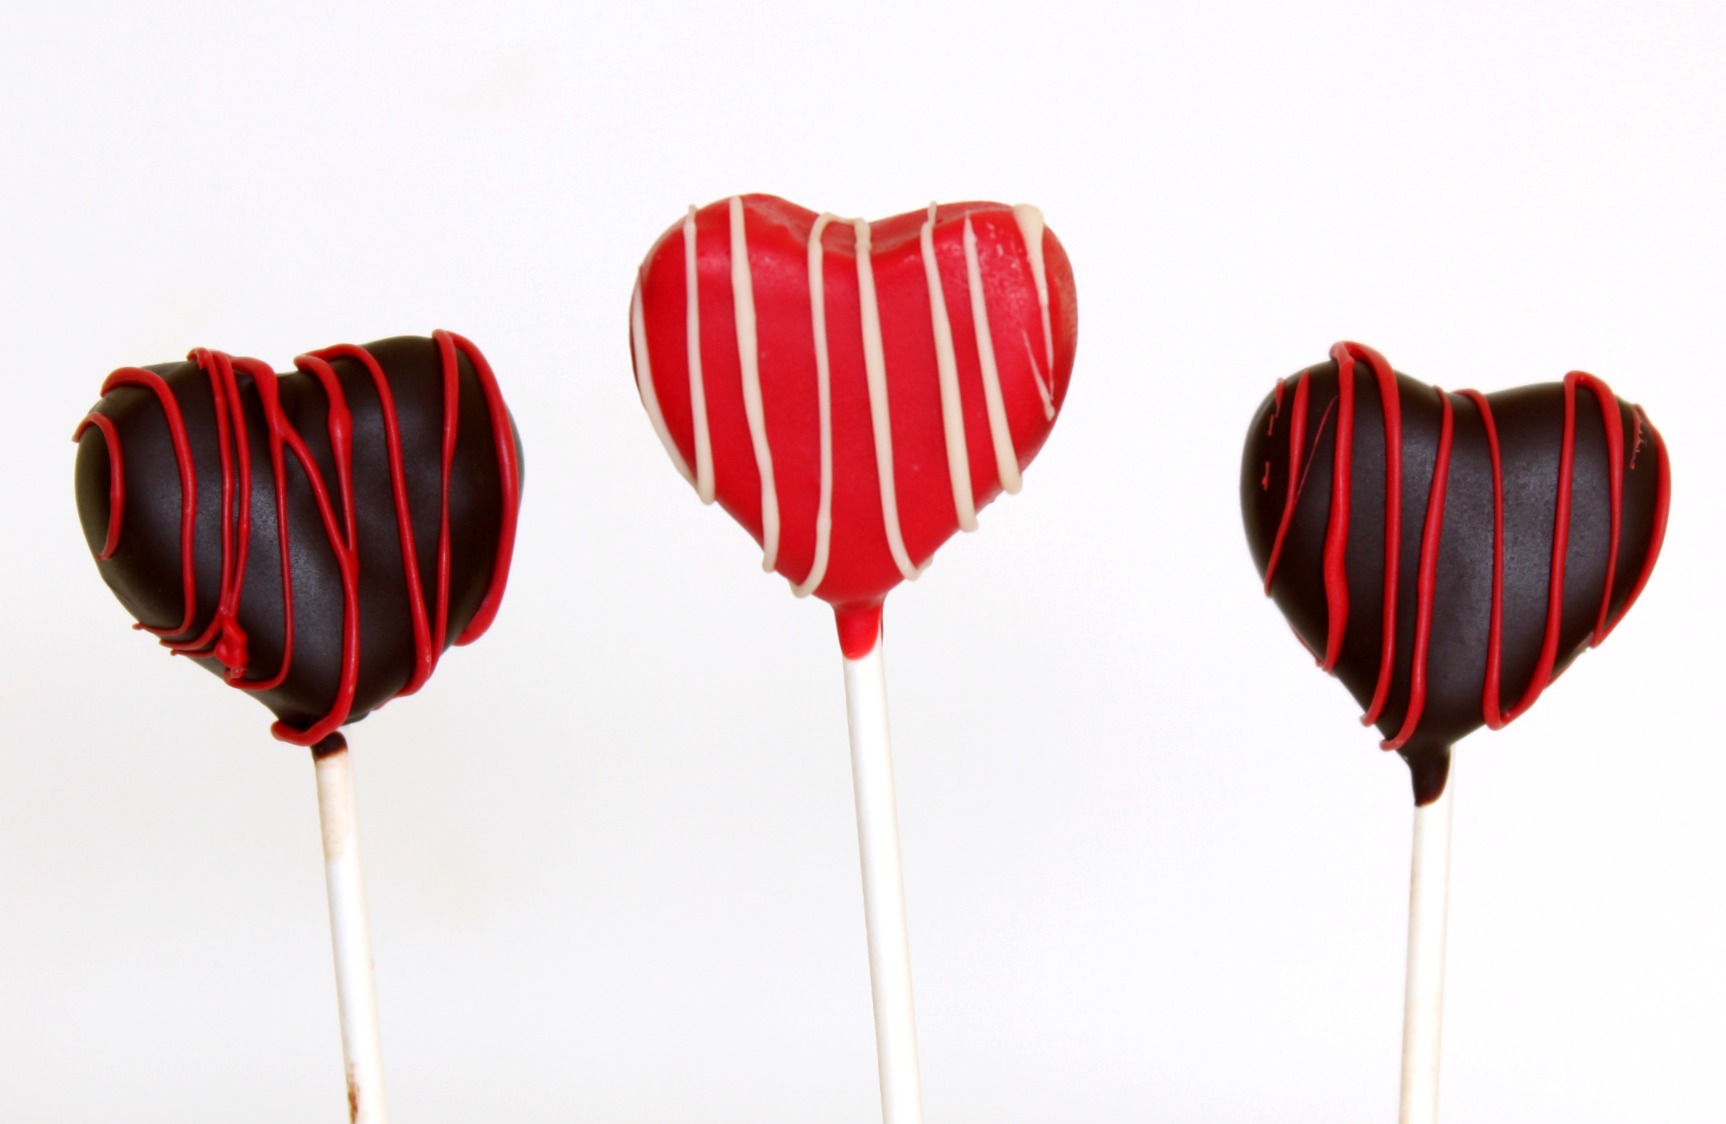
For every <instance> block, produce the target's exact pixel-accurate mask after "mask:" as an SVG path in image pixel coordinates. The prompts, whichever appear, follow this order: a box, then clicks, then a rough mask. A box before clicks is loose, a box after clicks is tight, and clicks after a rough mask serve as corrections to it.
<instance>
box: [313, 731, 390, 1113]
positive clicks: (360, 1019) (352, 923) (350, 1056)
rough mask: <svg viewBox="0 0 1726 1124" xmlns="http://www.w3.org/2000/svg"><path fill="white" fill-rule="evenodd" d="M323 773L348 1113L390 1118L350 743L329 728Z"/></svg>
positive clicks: (319, 768)
mask: <svg viewBox="0 0 1726 1124" xmlns="http://www.w3.org/2000/svg"><path fill="white" fill-rule="evenodd" d="M312 763H313V765H314V766H315V768H316V772H317V777H318V820H319V822H320V824H321V825H322V827H323V834H324V881H325V883H326V885H327V886H328V888H329V895H330V938H331V940H332V942H333V943H334V945H335V953H336V1005H337V1007H338V1008H339V1009H340V1012H341V1021H342V1057H343V1059H344V1060H345V1061H346V1063H347V1076H348V1116H349V1119H350V1120H351V1121H353V1124H385V1122H386V1121H387V1120H388V1119H389V1110H388V1109H387V1108H386V1107H385V1106H384V1071H383V1047H382V1044H381V1041H380V1039H379V1035H378V993H377V985H376V983H375V982H374V979H373V974H372V936H371V927H370V925H369V924H367V922H366V894H365V882H364V880H363V879H362V877H361V875H360V847H359V837H358V835H357V834H356V831H355V819H354V773H353V764H352V762H351V761H350V759H349V756H348V743H347V741H346V740H345V739H344V738H343V737H342V736H341V735H340V734H331V735H330V736H329V737H327V738H325V739H324V740H323V741H321V742H319V743H318V744H317V745H316V746H315V747H314V748H313V749H312Z"/></svg>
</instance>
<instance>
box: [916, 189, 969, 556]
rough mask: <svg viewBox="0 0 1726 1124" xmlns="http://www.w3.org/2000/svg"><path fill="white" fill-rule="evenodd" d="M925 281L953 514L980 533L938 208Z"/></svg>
mask: <svg viewBox="0 0 1726 1124" xmlns="http://www.w3.org/2000/svg"><path fill="white" fill-rule="evenodd" d="M918 243H919V253H920V254H921V256H922V258H923V277H924V278H925V279H926V280H927V281H928V282H929V322H930V324H931V325H932V326H933V328H934V330H935V372H936V376H937V377H938V378H939V379H940V383H941V429H942V432H943V434H944V435H945V437H946V440H947V479H948V480H950V481H951V482H952V484H953V510H954V511H956V512H958V514H959V529H960V530H962V531H975V530H976V529H977V506H976V502H975V501H974V500H973V499H972V497H971V454H970V449H969V448H968V447H967V446H966V444H965V407H964V403H963V402H962V401H961V400H960V398H959V359H958V356H957V355H956V354H955V353H954V351H953V325H952V323H951V322H950V321H949V320H948V318H947V295H946V293H945V292H943V291H942V288H941V270H940V267H939V266H937V265H936V264H935V204H933V203H931V204H929V217H928V218H926V219H924V220H923V230H922V232H921V234H920V236H919V238H918Z"/></svg>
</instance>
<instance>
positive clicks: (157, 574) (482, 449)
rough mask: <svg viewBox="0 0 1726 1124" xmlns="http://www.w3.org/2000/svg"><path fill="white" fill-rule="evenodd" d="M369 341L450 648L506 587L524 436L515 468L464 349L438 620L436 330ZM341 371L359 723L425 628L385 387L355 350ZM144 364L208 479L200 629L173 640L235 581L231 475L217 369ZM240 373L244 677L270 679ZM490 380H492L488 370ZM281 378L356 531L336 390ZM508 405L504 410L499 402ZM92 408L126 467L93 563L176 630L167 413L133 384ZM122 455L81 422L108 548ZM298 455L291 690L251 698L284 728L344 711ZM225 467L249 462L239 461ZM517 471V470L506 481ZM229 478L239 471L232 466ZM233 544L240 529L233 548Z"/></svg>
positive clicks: (327, 553)
mask: <svg viewBox="0 0 1726 1124" xmlns="http://www.w3.org/2000/svg"><path fill="white" fill-rule="evenodd" d="M464 342H465V341H464ZM469 346H471V345H469ZM365 350H367V351H369V352H370V353H371V355H372V356H373V358H374V359H375V360H376V361H377V363H378V364H379V365H380V367H381V368H382V370H383V372H384V375H385V377H386V380H387V383H388V386H389V390H390V393H391V396H392V397H393V399H394V404H395V420H396V428H397V430H398V432H399V437H400V448H401V455H402V462H403V466H404V469H405V472H404V481H405V492H406V500H407V509H408V512H409V517H410V520H411V528H412V531H411V537H412V542H413V548H414V549H413V553H414V554H416V555H417V558H418V570H419V573H420V578H421V585H422V589H421V599H422V601H423V602H424V606H425V613H426V615H427V617H428V618H429V619H430V620H431V621H432V622H434V626H435V622H436V621H437V620H438V618H439V617H440V616H442V617H443V618H444V619H445V620H446V621H447V629H446V631H445V634H444V638H443V639H444V643H443V647H447V646H448V645H449V644H451V643H454V642H455V641H456V640H457V638H458V637H460V636H461V634H462V632H463V630H464V629H465V628H467V626H468V624H469V622H470V621H472V620H473V619H474V617H475V614H476V612H477V611H479V610H480V609H481V606H482V602H485V601H487V600H488V593H489V592H490V591H492V590H493V589H494V587H495V589H496V593H497V595H501V592H502V586H501V583H502V581H503V577H504V574H505V573H506V572H507V567H508V548H509V540H511V539H513V526H514V512H513V506H512V505H513V503H514V495H515V483H514V482H515V480H517V479H518V478H519V477H518V474H519V463H520V461H519V458H520V449H519V439H518V438H516V436H515V433H514V429H513V422H511V423H510V425H509V429H508V433H509V440H510V441H511V442H513V443H514V446H515V447H514V448H513V449H511V450H510V452H511V454H512V455H513V456H514V457H515V458H516V462H515V466H513V467H512V466H505V465H503V464H501V458H500V444H499V442H498V439H497V436H496V432H495V427H494V425H493V410H492V406H491V404H490V403H489V402H488V399H487V395H486V388H485V385H484V384H482V380H481V378H480V377H479V376H478V375H477V374H476V371H475V368H474V365H473V363H472V362H470V361H469V357H468V355H467V354H466V353H465V352H463V351H461V350H459V349H458V350H457V351H456V353H455V355H456V363H457V364H458V366H459V380H460V381H459V399H458V404H457V408H456V411H455V414H456V422H457V424H456V440H455V447H454V455H453V458H452V460H451V463H450V471H449V480H448V492H447V510H448V519H449V526H450V534H449V547H450V549H449V570H448V584H447V588H448V604H447V611H445V612H444V613H441V614H440V612H439V609H438V605H437V597H438V590H439V565H438V560H439V555H440V543H439V540H440V532H441V527H442V521H443V519H444V504H445V499H446V497H445V482H444V479H443V475H444V474H443V457H444V453H443V441H444V434H445V424H446V423H445V375H444V370H445V367H444V359H443V358H442V357H441V356H440V352H439V349H438V344H437V343H436V342H435V341H434V340H432V339H428V338H425V337H417V336H415V337H408V336H403V337H397V338H394V339H388V340H382V341H379V342H377V343H373V344H368V345H366V348H365ZM476 354H477V353H476ZM331 366H332V367H333V368H334V370H335V373H336V376H337V378H338V380H339V383H340V389H341V395H342V397H344V398H345V400H346V403H347V408H348V410H349V411H350V413H351V415H352V434H353V436H352V487H353V508H354V511H353V516H354V518H353V528H354V536H355V537H354V543H353V549H352V552H351V553H352V557H353V559H354V568H355V570H356V571H357V577H358V582H357V594H358V612H359V645H358V652H357V660H358V671H357V678H356V679H355V684H354V695H353V699H352V702H351V705H350V707H349V708H348V710H347V713H346V718H345V721H349V722H351V721H357V720H359V719H360V718H363V717H364V716H365V715H366V714H367V713H368V712H369V711H371V710H372V709H374V708H375V707H377V706H378V705H380V704H381V703H383V702H384V701H386V700H387V699H389V698H391V697H392V696H394V695H395V694H397V693H398V692H400V691H401V689H402V687H403V686H404V685H405V684H407V682H408V681H409V678H410V676H411V675H412V674H413V669H414V665H415V634H414V626H413V616H412V614H411V612H410V599H409V593H408V586H407V583H406V580H405V574H406V573H407V565H406V560H405V559H404V551H403V550H402V547H401V541H400V529H399V526H398V518H397V506H396V498H395V492H394V487H393V484H392V475H391V469H390V459H389V450H388V445H387V441H386V430H387V426H386V420H385V417H384V413H383V410H382V407H381V404H380V398H379V395H378V392H377V390H376V388H375V386H374V383H373V380H372V378H371V376H370V375H369V374H368V373H367V372H366V370H365V369H364V367H363V366H362V365H361V363H359V362H358V361H356V360H355V359H352V358H332V359H331ZM148 370H151V371H154V372H156V373H157V374H159V375H160V376H161V377H162V378H163V379H164V380H165V381H166V383H167V386H168V388H169V389H170V390H171V391H172V394H173V398H174V400H175V401H176V402H177V403H178V405H179V409H180V411H181V414H182V417H183V419H184V427H185V432H186V435H187V438H188V440H189V444H190V449H191V454H192V461H193V464H194V465H195V470H196V480H197V485H196V497H197V505H196V529H195V535H194V543H195V548H194V558H195V562H194V569H195V575H196V587H195V588H196V596H195V601H196V611H195V612H194V613H193V615H192V622H191V627H190V628H189V629H187V630H185V631H183V632H175V633H172V634H168V635H164V636H163V641H164V643H170V642H173V641H187V640H190V639H193V638H196V637H198V636H199V635H201V634H202V633H203V632H204V630H205V628H206V626H207V625H208V624H209V623H210V621H211V618H212V616H213V614H214V613H215V612H216V609H217V601H218V595H219V592H220V590H221V587H222V584H223V576H222V557H223V550H224V536H223V527H222V485H223V478H224V471H223V465H222V462H221V446H220V443H219V439H218V430H217V424H216V422H217V406H216V399H215V395H214V392H213V391H212V385H211V378H210V376H209V374H208V373H207V372H206V371H205V370H201V369H200V367H199V365H198V363H197V362H194V361H187V362H183V363H167V364H161V365H158V366H155V367H151V368H148ZM235 375H236V381H237V386H238V389H239V397H240V401H241V404H242V408H243V410H244V416H245V426H246V434H247V438H248V444H249V457H248V460H249V463H250V465H251V503H250V543H249V548H248V550H247V554H246V562H245V571H244V583H243V587H242V590H241V593H240V598H239V602H238V610H237V612H235V613H234V614H233V618H234V622H235V623H236V624H237V625H238V626H239V629H240V631H241V632H242V633H243V634H244V638H245V645H246V649H245V650H246V653H247V655H246V660H245V665H244V667H243V668H242V669H240V671H241V673H242V674H243V676H244V677H245V678H247V679H250V680H254V681H258V680H267V679H270V678H272V677H274V676H275V675H276V674H277V671H278V669H279V668H280V667H281V666H282V659H283V651H284V647H285V644H284V640H285V619H284V613H283V582H282V574H281V569H282V567H281V558H280V547H279V538H278V536H277V506H276V504H277V500H276V496H277V481H276V479H275V473H274V470H273V468H272V465H271V457H270V438H269V435H268V431H267V428H266V422H265V410H264V407H263V403H262V401H261V396H260V393H259V390H258V386H257V383H256V381H255V380H254V379H253V378H252V376H251V375H249V374H245V373H241V372H239V371H238V370H236V373H235ZM485 378H486V379H488V380H489V379H490V375H489V372H487V373H486V374H485ZM277 385H278V386H279V389H280V402H281V412H282V416H283V417H284V418H285V420H286V421H287V422H288V423H289V424H290V425H291V426H292V427H293V429H294V430H295V431H297V433H298V434H299V436H300V437H301V438H302V439H303V440H304V442H305V445H306V447H307V448H308V449H309V451H310V453H311V455H312V457H313V459H314V460H315V462H316V465H317V475H318V476H320V477H321V478H322V480H323V481H324V482H325V485H326V487H327V488H328V490H329V495H330V503H331V505H332V508H333V511H334V514H335V519H336V523H337V526H338V528H343V525H344V521H345V516H346V513H345V511H344V509H343V505H342V501H341V498H340V495H339V491H338V487H337V481H338V470H337V464H336V460H335V458H334V456H333V454H332V449H331V441H330V434H329V429H328V426H327V422H328V417H329V412H330V397H329V396H328V395H326V393H325V390H324V388H323V386H322V385H321V384H320V383H319V382H318V381H317V380H316V379H315V378H314V377H313V376H312V375H310V374H307V373H304V372H295V373H292V374H287V375H282V376H279V381H278V383H277ZM492 385H493V386H495V384H492ZM497 403H498V405H499V406H500V407H501V398H499V399H497ZM94 412H96V413H100V414H103V415H106V416H107V417H108V418H109V419H111V420H112V422H113V424H114V426H115V428H116V430H117V433H118V441H119V448H120V450H121V463H122V466H123V472H124V479H123V491H124V505H123V518H122V520H121V522H120V527H119V539H118V544H117V549H116V550H115V552H114V553H113V555H112V557H110V558H108V559H106V560H99V561H98V563H97V565H98V569H99V570H100V572H101V575H102V579H103V580H104V581H105V582H107V583H108V586H109V588H110V589H112V590H113V591H114V595H115V596H116V597H118V598H119V599H120V602H121V604H123V605H125V606H126V608H127V610H128V611H129V612H130V613H131V614H132V615H133V617H135V618H136V619H137V620H138V621H139V622H141V623H142V624H145V625H149V626H154V627H155V628H157V629H163V628H173V627H175V626H177V625H179V624H180V622H181V620H182V618H183V617H184V615H185V604H184V601H185V597H184V582H183V570H182V565H183V559H182V553H181V515H182V509H181V504H182V492H181V484H180V469H179V464H178V461H177V459H176V455H175V449H174V443H173V439H172V431H171V427H170V424H169V422H168V418H167V414H166V412H165V411H164V409H163V407H162V405H161V403H160V402H159V400H158V398H157V396H156V394H154V393H152V392H151V391H150V390H148V389H144V388H141V387H136V386H116V387H114V388H113V389H112V390H110V391H109V392H108V393H106V394H105V395H104V396H103V398H102V399H101V401H100V402H99V403H98V404H97V405H96V406H95V408H94ZM229 446H230V450H233V449H234V448H235V445H234V443H233V442H232V441H231V440H230V442H229ZM110 465H111V462H110V452H109V445H108V441H107V440H106V439H105V437H104V434H103V433H102V432H100V431H99V429H98V427H96V426H94V425H90V426H86V427H85V428H84V429H83V430H82V431H81V433H80V435H79V441H78V454H77V466H76V473H75V476H76V491H77V500H78V512H79V517H80V519H81V521H82V523H83V528H84V535H85V538H86V540H87V541H88V543H89V545H90V550H91V553H92V554H93V555H99V554H100V553H101V551H102V549H103V545H104V542H105V540H106V538H107V536H108V534H109V530H110V516H111V506H110V494H111V481H110ZM285 466H286V471H285V474H284V475H285V477H286V482H287V508H288V526H289V547H290V552H291V563H290V566H289V569H290V582H291V589H292V599H293V646H292V656H291V665H290V666H289V667H288V669H287V675H286V678H285V679H284V680H283V681H282V682H281V683H280V685H279V686H276V687H274V688H272V689H269V690H264V691H259V692H255V694H256V697H257V698H258V700H259V701H260V702H262V703H263V704H264V705H265V706H267V707H269V708H270V709H271V710H272V711H274V712H275V713H276V715H277V716H278V717H279V718H280V719H281V721H282V723H284V724H285V725H286V726H287V727H291V728H293V729H294V730H301V731H303V730H306V729H309V728H310V727H311V726H313V725H314V724H315V723H317V722H318V721H319V720H320V719H322V718H323V717H325V716H326V715H327V714H329V713H330V712H331V710H332V708H333V707H335V706H336V705H337V702H336V699H337V694H338V690H339V688H340V686H341V683H342V679H343V668H342V664H343V659H344V591H343V580H344V579H343V572H342V566H341V564H340V561H339V559H338V550H337V548H336V545H335V543H334V542H333V541H332V538H331V536H330V535H329V534H328V533H327V529H326V524H325V521H324V519H323V517H322V515H321V514H320V510H319V507H318V504H317V502H316V499H315V496H314V492H313V489H312V486H311V483H310V477H309V476H308V474H307V473H306V472H305V471H304V470H303V468H302V466H301V464H300V462H299V461H298V459H297V458H296V457H295V456H294V455H293V454H292V453H291V452H289V453H287V454H286V457H285ZM506 470H507V471H506ZM230 472H231V473H234V472H237V470H236V469H234V468H232V467H231V468H230ZM506 475H507V477H508V479H504V478H503V477H504V476H506ZM230 478H231V479H234V480H236V481H237V475H232V476H231V477H230ZM236 490H237V485H236ZM239 507H240V505H239V504H238V502H237V499H236V502H235V503H234V504H233V511H234V512H235V513H238V511H239ZM506 524H507V528H506ZM344 533H345V532H344ZM232 543H233V539H232V538H231V537H230V538H229V547H230V549H231V547H232ZM500 545H501V546H502V548H503V551H502V557H500ZM437 650H438V651H439V652H441V651H442V650H443V648H442V647H440V648H438V649H437ZM194 658H195V659H196V661H197V662H198V663H200V664H203V665H204V666H205V667H206V668H208V669H209V670H211V671H213V672H215V673H217V674H224V672H225V671H227V670H228V669H225V668H224V667H223V664H222V663H221V662H220V661H219V660H218V659H216V658H215V657H214V655H213V653H211V652H210V651H209V650H208V649H206V650H205V651H204V652H203V653H201V654H197V653H195V654H194ZM290 732H291V731H290ZM278 736H281V732H280V731H279V732H278Z"/></svg>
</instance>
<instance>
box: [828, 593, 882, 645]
mask: <svg viewBox="0 0 1726 1124" xmlns="http://www.w3.org/2000/svg"><path fill="white" fill-rule="evenodd" d="M886 603H887V602H886V599H885V598H883V599H882V600H880V601H874V602H866V603H862V604H859V603H856V602H853V603H851V604H847V605H835V606H834V607H833V619H834V620H835V621H836V622H837V623H838V625H839V650H840V651H841V652H843V653H844V654H845V658H846V659H848V660H860V659H862V658H863V657H864V656H867V655H868V654H869V653H870V652H873V651H874V650H875V644H876V642H877V641H878V640H880V639H881V609H882V606H884V605H885V604H886Z"/></svg>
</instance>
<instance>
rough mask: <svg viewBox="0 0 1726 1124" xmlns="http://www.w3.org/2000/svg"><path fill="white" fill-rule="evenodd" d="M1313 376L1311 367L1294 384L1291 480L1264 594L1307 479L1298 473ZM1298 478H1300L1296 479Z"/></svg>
mask: <svg viewBox="0 0 1726 1124" xmlns="http://www.w3.org/2000/svg"><path fill="white" fill-rule="evenodd" d="M1311 377H1312V372H1311V371H1310V370H1307V371H1302V372H1301V373H1300V381H1299V382H1297V383H1295V393H1294V405H1293V407H1291V408H1290V410H1289V455H1288V462H1289V483H1288V494H1287V496H1286V498H1285V499H1284V500H1283V517H1282V520H1281V521H1280V522H1278V523H1277V534H1276V538H1275V539H1274V540H1272V542H1271V556H1270V561H1269V562H1267V563H1266V564H1265V593H1267V594H1269V593H1270V591H1271V579H1272V578H1274V577H1276V574H1277V562H1278V561H1280V560H1281V558H1282V553H1283V540H1284V539H1285V538H1287V537H1288V533H1289V525H1290V524H1292V523H1293V522H1294V513H1295V500H1296V499H1297V498H1298V497H1299V496H1300V488H1299V483H1300V482H1302V481H1304V480H1305V477H1306V473H1304V472H1297V471H1296V469H1297V468H1298V458H1299V456H1300V450H1301V443H1302V442H1303V441H1305V440H1306V409H1307V381H1308V379H1310V378H1311ZM1282 392H1283V383H1282V381H1281V380H1279V381H1278V382H1277V391H1276V394H1277V400H1276V409H1277V410H1278V411H1279V412H1280V411H1281V410H1282V403H1283V393H1282ZM1271 424H1272V425H1273V426H1274V425H1275V424H1276V414H1274V413H1273V414H1272V415H1271ZM1297 478H1298V479H1297Z"/></svg>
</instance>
